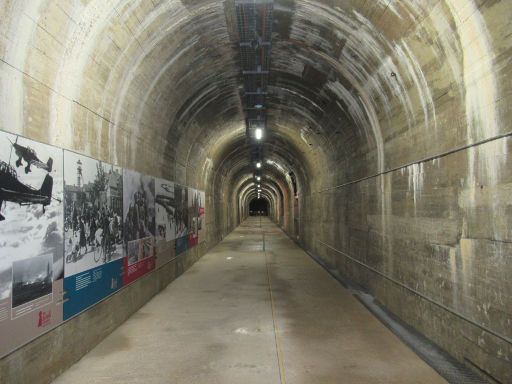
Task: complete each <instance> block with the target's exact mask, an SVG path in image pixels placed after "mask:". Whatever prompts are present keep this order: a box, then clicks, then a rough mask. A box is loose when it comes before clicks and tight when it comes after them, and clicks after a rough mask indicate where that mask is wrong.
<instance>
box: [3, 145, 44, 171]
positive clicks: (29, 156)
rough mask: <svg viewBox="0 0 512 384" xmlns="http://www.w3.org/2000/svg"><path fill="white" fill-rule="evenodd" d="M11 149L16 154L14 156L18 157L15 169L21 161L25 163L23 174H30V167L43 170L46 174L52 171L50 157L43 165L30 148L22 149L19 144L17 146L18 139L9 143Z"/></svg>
mask: <svg viewBox="0 0 512 384" xmlns="http://www.w3.org/2000/svg"><path fill="white" fill-rule="evenodd" d="M11 144H12V147H13V148H14V151H15V153H16V156H18V160H16V167H19V166H21V165H22V164H23V162H22V160H24V161H25V163H27V166H26V167H25V173H29V172H32V170H31V169H30V166H31V165H33V166H35V167H38V168H41V169H44V170H45V171H46V172H51V171H52V166H53V159H52V158H51V157H50V158H49V159H48V161H47V162H46V163H43V162H42V161H41V160H39V158H38V157H37V155H36V152H35V151H34V150H33V149H32V148H30V147H24V146H22V145H20V144H18V138H16V141H15V142H14V143H13V142H11Z"/></svg>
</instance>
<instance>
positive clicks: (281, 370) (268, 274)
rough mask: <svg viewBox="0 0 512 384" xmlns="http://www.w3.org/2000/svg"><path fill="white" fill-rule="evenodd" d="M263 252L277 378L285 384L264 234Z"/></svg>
mask: <svg viewBox="0 0 512 384" xmlns="http://www.w3.org/2000/svg"><path fill="white" fill-rule="evenodd" d="M263 252H264V253H265V265H266V267H267V282H268V292H269V296H270V308H271V311H272V322H273V324H274V337H275V341H276V352H277V363H278V365H279V377H280V379H281V384H286V374H285V370H284V357H283V351H282V350H281V342H280V334H279V326H278V325H277V321H276V306H275V302H274V295H273V294H272V280H271V278H270V264H269V262H268V260H267V251H265V233H263Z"/></svg>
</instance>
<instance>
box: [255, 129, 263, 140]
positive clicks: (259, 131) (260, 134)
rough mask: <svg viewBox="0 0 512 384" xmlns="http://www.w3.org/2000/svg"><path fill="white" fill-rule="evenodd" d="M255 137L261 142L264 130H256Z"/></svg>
mask: <svg viewBox="0 0 512 384" xmlns="http://www.w3.org/2000/svg"><path fill="white" fill-rule="evenodd" d="M255 135H256V140H261V138H262V137H263V129H261V128H256V132H255Z"/></svg>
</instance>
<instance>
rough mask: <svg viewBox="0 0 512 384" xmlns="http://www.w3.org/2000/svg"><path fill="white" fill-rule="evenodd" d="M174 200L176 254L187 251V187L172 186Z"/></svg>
mask: <svg viewBox="0 0 512 384" xmlns="http://www.w3.org/2000/svg"><path fill="white" fill-rule="evenodd" d="M174 196H175V198H176V220H177V221H176V254H177V255H179V254H181V253H183V252H186V251H187V249H188V224H189V223H188V221H189V220H188V187H185V186H183V185H179V184H174Z"/></svg>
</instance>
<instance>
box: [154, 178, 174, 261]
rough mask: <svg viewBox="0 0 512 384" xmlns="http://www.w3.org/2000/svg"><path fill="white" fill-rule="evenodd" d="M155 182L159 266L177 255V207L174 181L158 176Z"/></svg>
mask: <svg viewBox="0 0 512 384" xmlns="http://www.w3.org/2000/svg"><path fill="white" fill-rule="evenodd" d="M155 183H156V185H155V192H156V198H155V210H156V213H155V215H156V267H157V268H159V267H160V266H162V265H164V264H166V263H168V262H169V261H171V260H172V259H174V258H175V257H176V244H175V243H176V222H177V217H176V215H177V209H176V199H175V196H174V183H172V182H170V181H168V180H165V179H158V178H157V179H155Z"/></svg>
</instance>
